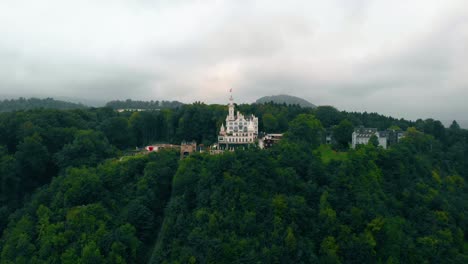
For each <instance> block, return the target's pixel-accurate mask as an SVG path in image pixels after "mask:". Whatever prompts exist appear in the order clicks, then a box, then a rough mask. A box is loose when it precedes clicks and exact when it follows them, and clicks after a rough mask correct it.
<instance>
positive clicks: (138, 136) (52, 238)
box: [0, 102, 468, 264]
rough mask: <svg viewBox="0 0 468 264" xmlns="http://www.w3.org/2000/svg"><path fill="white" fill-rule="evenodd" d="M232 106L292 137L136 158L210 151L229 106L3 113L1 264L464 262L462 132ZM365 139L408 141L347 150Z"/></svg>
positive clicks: (329, 113)
mask: <svg viewBox="0 0 468 264" xmlns="http://www.w3.org/2000/svg"><path fill="white" fill-rule="evenodd" d="M237 108H238V109H239V110H240V111H241V112H243V113H246V114H250V113H252V114H255V115H256V116H258V117H259V119H260V124H259V125H260V128H259V129H260V131H263V132H284V133H285V136H284V139H283V140H282V141H280V143H279V144H277V145H275V146H274V147H272V148H270V149H268V150H260V149H258V148H255V147H252V148H249V149H247V150H237V151H235V152H229V153H224V154H220V155H210V154H208V153H199V154H195V155H191V156H190V157H188V158H186V159H184V160H179V153H178V152H177V151H175V150H165V151H161V152H158V153H151V154H149V155H136V156H126V155H125V153H126V152H127V151H128V150H131V149H135V147H142V146H145V145H147V144H153V143H158V142H167V143H174V144H180V142H181V141H183V140H195V141H197V142H198V143H199V144H205V145H210V144H212V143H213V142H215V140H216V136H217V133H218V129H219V127H220V125H221V123H222V122H223V121H224V119H225V117H226V113H227V107H226V106H224V105H206V104H204V103H201V102H196V103H193V104H187V105H180V106H178V107H174V108H165V109H161V110H160V111H145V112H122V113H118V112H116V111H115V110H114V109H112V108H110V107H104V108H89V109H74V110H53V109H34V110H22V111H14V112H7V113H0V235H1V236H0V263H1V264H3V263H5V264H6V263H8V264H10V263H468V233H467V230H468V219H467V216H468V212H467V201H468V187H467V184H466V181H467V179H468V130H464V129H461V128H460V126H458V124H457V123H456V122H453V123H452V125H451V126H450V127H448V128H445V127H444V126H443V125H442V123H441V122H439V121H437V120H433V119H426V120H421V119H419V120H416V121H408V120H404V119H396V118H392V117H387V116H383V115H379V114H377V113H355V112H345V111H338V110H337V109H335V108H334V107H331V106H320V107H317V108H302V107H300V106H298V105H286V104H273V103H265V104H252V105H249V104H242V105H238V106H237ZM361 125H362V126H365V127H375V128H378V129H380V130H383V129H387V128H399V129H402V130H404V131H406V136H405V138H404V139H402V140H401V142H400V143H398V144H395V145H394V146H392V147H391V148H389V149H386V150H385V149H382V148H381V147H378V146H375V145H373V144H369V145H362V146H359V147H358V148H357V149H350V148H349V142H350V141H351V133H352V132H353V130H354V127H357V126H361ZM326 131H327V132H330V131H331V132H332V133H333V135H334V137H335V139H336V142H334V143H333V144H332V145H325V144H323V135H324V133H326Z"/></svg>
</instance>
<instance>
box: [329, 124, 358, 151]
mask: <svg viewBox="0 0 468 264" xmlns="http://www.w3.org/2000/svg"><path fill="white" fill-rule="evenodd" d="M353 131H354V126H353V124H352V123H351V122H350V121H349V120H348V119H344V120H342V121H341V122H340V123H339V124H338V125H337V126H335V127H334V128H333V137H334V138H335V140H336V143H337V145H338V148H339V149H347V148H348V147H349V143H350V142H351V136H352V134H353Z"/></svg>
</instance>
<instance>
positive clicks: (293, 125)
mask: <svg viewBox="0 0 468 264" xmlns="http://www.w3.org/2000/svg"><path fill="white" fill-rule="evenodd" d="M322 134H323V127H322V124H321V123H320V121H319V120H317V119H316V118H315V117H314V116H313V115H308V114H300V115H298V116H297V117H296V118H295V119H294V120H293V121H291V122H290V123H289V130H288V132H287V133H286V135H285V137H286V138H287V139H288V140H291V141H296V142H301V143H306V144H307V145H310V146H311V147H312V148H316V147H318V146H319V145H320V143H321V141H322Z"/></svg>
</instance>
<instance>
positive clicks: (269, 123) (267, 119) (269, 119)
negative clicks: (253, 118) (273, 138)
mask: <svg viewBox="0 0 468 264" xmlns="http://www.w3.org/2000/svg"><path fill="white" fill-rule="evenodd" d="M277 127H278V120H277V119H276V117H274V116H273V115H272V114H270V113H266V114H264V115H263V129H264V130H265V132H275V131H276V129H277Z"/></svg>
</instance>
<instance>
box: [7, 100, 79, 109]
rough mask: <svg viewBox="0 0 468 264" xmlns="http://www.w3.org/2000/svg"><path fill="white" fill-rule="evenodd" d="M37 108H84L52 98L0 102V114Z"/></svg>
mask: <svg viewBox="0 0 468 264" xmlns="http://www.w3.org/2000/svg"><path fill="white" fill-rule="evenodd" d="M37 108H46V109H61V110H64V109H84V108H86V106H85V105H83V104H77V103H70V102H65V101H59V100H55V99H53V98H45V99H39V98H29V99H26V98H23V97H20V98H19V99H4V100H2V101H0V112H10V111H18V110H31V109H37Z"/></svg>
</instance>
